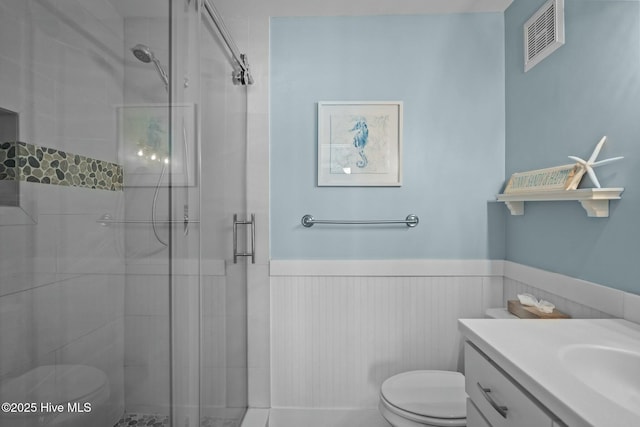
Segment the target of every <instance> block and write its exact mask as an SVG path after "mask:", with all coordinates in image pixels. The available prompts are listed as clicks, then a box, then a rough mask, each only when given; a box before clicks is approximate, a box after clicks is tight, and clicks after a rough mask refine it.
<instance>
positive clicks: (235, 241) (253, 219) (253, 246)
mask: <svg viewBox="0 0 640 427" xmlns="http://www.w3.org/2000/svg"><path fill="white" fill-rule="evenodd" d="M238 225H250V226H251V252H238ZM239 256H244V257H247V256H250V257H251V263H252V264H255V263H256V215H255V214H251V221H246V220H244V221H242V220H240V221H238V214H233V263H234V264H237V263H238V257H239Z"/></svg>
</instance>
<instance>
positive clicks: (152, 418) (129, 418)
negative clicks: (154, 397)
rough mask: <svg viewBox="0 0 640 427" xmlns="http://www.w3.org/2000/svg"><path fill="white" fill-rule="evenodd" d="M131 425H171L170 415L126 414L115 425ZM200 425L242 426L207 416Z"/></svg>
mask: <svg viewBox="0 0 640 427" xmlns="http://www.w3.org/2000/svg"><path fill="white" fill-rule="evenodd" d="M129 426H144V427H147V426H148V427H169V417H168V416H167V415H153V414H125V415H123V416H122V418H120V421H118V423H117V424H116V425H114V426H113V427H129ZM200 427H240V421H238V420H229V419H222V418H212V417H205V418H203V419H202V421H201V422H200Z"/></svg>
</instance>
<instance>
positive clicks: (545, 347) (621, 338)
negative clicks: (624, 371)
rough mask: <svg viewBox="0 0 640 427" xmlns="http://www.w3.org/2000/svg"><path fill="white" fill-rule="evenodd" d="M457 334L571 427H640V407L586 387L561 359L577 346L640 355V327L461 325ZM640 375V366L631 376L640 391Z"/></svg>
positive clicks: (607, 322)
mask: <svg viewBox="0 0 640 427" xmlns="http://www.w3.org/2000/svg"><path fill="white" fill-rule="evenodd" d="M458 328H459V329H460V332H461V333H462V334H463V335H464V337H465V338H466V339H467V340H469V341H471V342H472V343H473V344H474V345H475V346H476V347H478V348H479V349H480V350H482V351H483V352H484V353H485V354H486V355H487V356H489V357H490V358H491V359H493V361H494V362H496V364H498V365H499V366H500V367H501V368H502V369H503V370H504V371H505V372H507V373H508V374H509V375H510V376H511V377H513V378H514V379H515V380H516V381H517V382H518V383H520V384H521V385H522V386H523V387H524V388H525V389H526V390H528V391H529V392H530V393H531V394H532V395H533V396H535V397H536V398H537V399H538V400H539V401H540V403H542V404H543V405H544V406H546V407H547V408H548V409H549V410H550V411H551V412H553V413H554V414H555V415H556V416H557V417H558V418H560V419H561V420H562V421H563V422H565V423H567V424H568V425H569V426H570V427H582V426H594V427H612V426H616V427H632V426H640V401H638V402H637V410H634V411H631V410H629V409H627V408H624V407H622V406H620V405H618V404H616V403H615V402H614V401H613V400H611V399H608V398H607V397H606V396H607V395H608V392H607V390H603V389H600V390H599V391H596V390H595V389H593V388H591V387H589V386H587V385H585V383H583V382H582V381H581V380H580V379H579V378H578V377H577V376H576V375H574V374H572V373H571V372H570V371H569V369H568V368H567V366H566V365H565V364H563V363H562V361H561V359H560V357H559V353H560V351H561V350H562V349H563V348H566V347H567V346H572V345H597V346H606V347H615V348H616V349H621V350H625V351H631V352H635V353H640V325H638V324H635V323H632V322H628V321H626V320H622V319H560V320H533V319H532V320H524V319H517V320H514V319H509V320H503V319H460V320H459V321H458ZM639 374H640V366H639V367H636V368H635V369H634V372H629V375H635V376H636V377H637V384H638V387H639V388H640V376H639ZM614 391H616V392H619V390H614ZM632 399H635V397H632ZM634 405H635V402H634Z"/></svg>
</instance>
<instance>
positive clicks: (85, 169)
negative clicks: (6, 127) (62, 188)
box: [0, 142, 124, 191]
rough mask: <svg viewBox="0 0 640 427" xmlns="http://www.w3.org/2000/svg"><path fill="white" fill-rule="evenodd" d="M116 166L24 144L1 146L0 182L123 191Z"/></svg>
mask: <svg viewBox="0 0 640 427" xmlns="http://www.w3.org/2000/svg"><path fill="white" fill-rule="evenodd" d="M123 175H124V174H123V170H122V166H120V165H118V164H117V163H110V162H105V161H103V160H97V159H92V158H90V157H85V156H80V155H78V154H72V153H66V152H64V151H60V150H56V149H54V148H46V147H40V146H38V145H35V144H27V143H25V142H17V143H15V142H3V143H0V180H9V181H15V180H20V181H27V182H39V183H41V184H53V185H66V186H73V187H85V188H94V189H99V190H110V191H122V189H123V185H122V183H123Z"/></svg>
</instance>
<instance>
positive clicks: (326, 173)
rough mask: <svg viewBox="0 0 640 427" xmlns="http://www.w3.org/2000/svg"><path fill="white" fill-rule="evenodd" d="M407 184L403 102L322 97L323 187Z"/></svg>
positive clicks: (320, 167)
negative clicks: (403, 139)
mask: <svg viewBox="0 0 640 427" xmlns="http://www.w3.org/2000/svg"><path fill="white" fill-rule="evenodd" d="M400 185H402V101H322V102H318V186H400Z"/></svg>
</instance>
